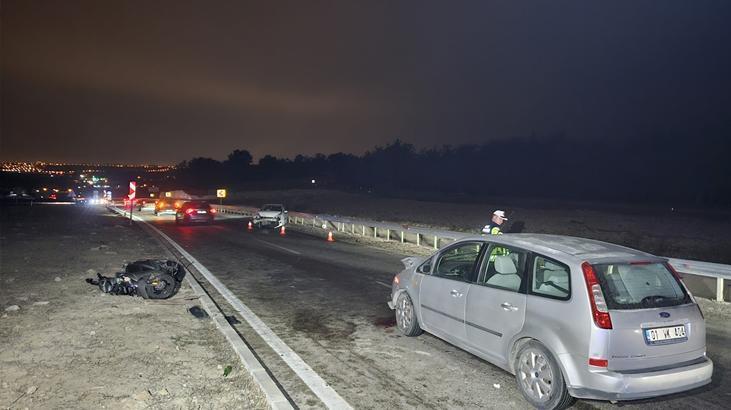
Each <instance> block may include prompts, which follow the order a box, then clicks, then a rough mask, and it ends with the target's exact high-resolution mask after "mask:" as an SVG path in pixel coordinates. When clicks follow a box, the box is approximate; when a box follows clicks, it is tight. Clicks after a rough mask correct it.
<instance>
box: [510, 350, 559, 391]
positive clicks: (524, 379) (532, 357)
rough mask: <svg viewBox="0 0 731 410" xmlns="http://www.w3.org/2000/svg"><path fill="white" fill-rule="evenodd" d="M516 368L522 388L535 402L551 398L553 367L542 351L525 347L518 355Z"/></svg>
mask: <svg viewBox="0 0 731 410" xmlns="http://www.w3.org/2000/svg"><path fill="white" fill-rule="evenodd" d="M518 363H519V366H518V369H517V372H518V376H519V380H520V383H521V384H522V387H523V390H524V391H525V392H526V393H527V394H528V395H529V396H531V398H532V399H533V400H535V401H537V402H545V401H548V400H549V399H550V398H551V391H552V390H553V378H554V375H553V369H552V368H551V363H550V362H549V361H548V359H547V358H546V356H545V355H544V354H543V352H541V351H539V350H537V349H526V350H524V351H523V352H522V354H521V355H520V359H519V360H518Z"/></svg>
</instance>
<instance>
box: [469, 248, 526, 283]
mask: <svg viewBox="0 0 731 410" xmlns="http://www.w3.org/2000/svg"><path fill="white" fill-rule="evenodd" d="M527 257H528V252H526V251H523V250H520V249H514V248H510V247H507V246H504V245H495V244H493V245H490V248H489V249H488V251H487V253H486V255H485V258H484V261H483V263H482V267H481V268H480V275H479V277H478V283H479V284H481V285H485V286H490V287H495V288H500V289H505V290H511V291H513V292H518V291H520V287H521V285H522V283H523V272H524V271H525V261H526V259H527Z"/></svg>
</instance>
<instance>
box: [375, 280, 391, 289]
mask: <svg viewBox="0 0 731 410" xmlns="http://www.w3.org/2000/svg"><path fill="white" fill-rule="evenodd" d="M376 283H377V284H379V285H381V286H385V287H387V288H389V289H391V285H389V284H387V283H383V282H379V281H376Z"/></svg>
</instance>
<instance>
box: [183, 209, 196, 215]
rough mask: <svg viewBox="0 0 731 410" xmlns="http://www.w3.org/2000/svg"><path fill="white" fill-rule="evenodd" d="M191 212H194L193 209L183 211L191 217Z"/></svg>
mask: <svg viewBox="0 0 731 410" xmlns="http://www.w3.org/2000/svg"><path fill="white" fill-rule="evenodd" d="M193 212H195V209H193V208H188V209H186V210H185V213H186V214H188V215H191V214H192V213H193Z"/></svg>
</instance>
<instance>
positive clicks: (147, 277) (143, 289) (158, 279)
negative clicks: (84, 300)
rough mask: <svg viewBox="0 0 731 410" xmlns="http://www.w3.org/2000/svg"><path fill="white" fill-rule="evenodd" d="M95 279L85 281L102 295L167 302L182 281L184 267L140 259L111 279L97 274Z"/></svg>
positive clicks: (163, 260)
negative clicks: (97, 288) (163, 300)
mask: <svg viewBox="0 0 731 410" xmlns="http://www.w3.org/2000/svg"><path fill="white" fill-rule="evenodd" d="M96 276H97V279H92V278H88V279H86V282H87V283H89V284H91V285H95V286H98V287H99V289H100V290H101V291H102V292H104V293H109V294H112V295H129V296H139V297H141V298H143V299H167V298H170V297H172V296H174V295H175V294H176V293H177V292H178V289H180V284H181V282H182V281H183V279H184V278H185V268H183V265H181V264H179V263H178V262H175V261H172V260H167V259H160V260H153V259H147V260H139V261H136V262H132V263H129V264H127V265H126V266H125V267H124V272H117V274H116V275H115V276H114V277H107V276H102V275H101V274H99V273H97V274H96Z"/></svg>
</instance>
